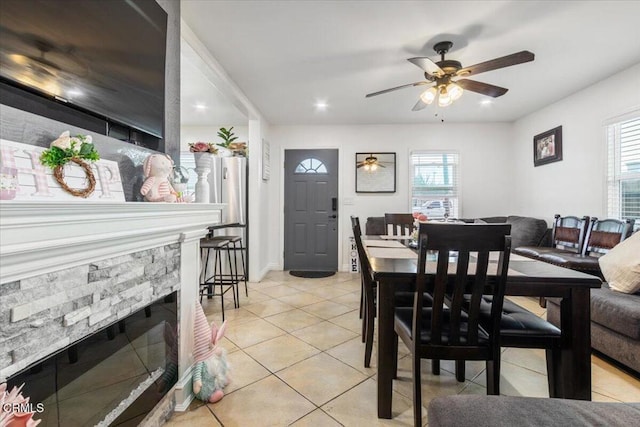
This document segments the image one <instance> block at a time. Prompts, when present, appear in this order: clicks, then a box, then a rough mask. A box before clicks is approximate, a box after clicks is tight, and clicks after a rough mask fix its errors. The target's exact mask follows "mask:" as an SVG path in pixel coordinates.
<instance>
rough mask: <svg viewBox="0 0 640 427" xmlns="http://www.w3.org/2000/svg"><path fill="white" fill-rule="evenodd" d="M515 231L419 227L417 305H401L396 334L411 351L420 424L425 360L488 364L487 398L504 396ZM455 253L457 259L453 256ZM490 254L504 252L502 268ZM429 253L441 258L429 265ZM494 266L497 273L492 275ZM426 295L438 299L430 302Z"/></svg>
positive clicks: (499, 227) (415, 412) (471, 226)
mask: <svg viewBox="0 0 640 427" xmlns="http://www.w3.org/2000/svg"><path fill="white" fill-rule="evenodd" d="M510 232H511V225H510V224H442V223H440V224H429V223H425V224H420V228H419V234H418V238H419V245H418V248H419V252H418V267H417V274H416V289H415V293H414V302H413V307H396V311H395V317H394V331H395V333H396V336H397V337H398V338H399V339H401V340H402V341H403V343H404V344H405V345H406V346H407V348H408V349H409V351H410V352H411V358H412V374H413V415H414V424H415V425H416V426H419V425H421V423H422V393H421V382H420V360H421V359H436V360H455V361H456V365H457V366H458V365H459V364H464V360H484V361H485V362H486V376H487V394H496V395H497V394H499V393H500V319H501V314H502V304H503V302H504V293H505V287H506V281H507V271H508V267H509V255H510V251H511V236H510V235H509V234H510ZM453 252H455V253H457V256H455V257H451V258H450V255H451V254H452V253H453ZM472 252H473V256H474V258H475V261H473V262H471V256H472ZM490 252H497V253H499V259H498V262H497V265H496V264H490V263H489V253H490ZM430 253H435V254H437V260H436V261H435V262H433V261H429V262H427V255H428V254H430ZM430 256H431V255H430ZM450 261H451V262H452V265H450ZM489 266H491V268H492V270H493V268H497V270H496V271H495V272H494V271H489ZM452 267H453V269H451V268H452ZM470 270H471V274H470ZM450 272H451V273H450ZM424 292H428V293H429V294H430V295H432V297H433V301H430V302H429V303H428V304H425V302H424ZM483 296H490V297H491V299H490V300H488V301H487V302H486V303H487V304H489V305H490V313H491V318H490V322H489V324H487V325H485V326H484V327H483V326H481V325H480V311H481V303H482V302H483ZM397 343H398V340H397V339H396V340H395V347H397ZM394 352H396V353H397V348H395V349H394Z"/></svg>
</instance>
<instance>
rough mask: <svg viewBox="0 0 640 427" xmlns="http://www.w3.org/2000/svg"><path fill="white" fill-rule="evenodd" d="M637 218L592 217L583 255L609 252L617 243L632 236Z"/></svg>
mask: <svg viewBox="0 0 640 427" xmlns="http://www.w3.org/2000/svg"><path fill="white" fill-rule="evenodd" d="M634 224H635V220H633V219H627V220H625V221H621V220H618V219H603V220H600V219H598V218H596V217H592V218H591V223H590V225H589V227H588V229H587V235H586V237H585V242H586V243H585V245H584V249H583V251H582V254H583V255H590V254H592V253H593V254H595V255H601V254H606V253H607V252H609V250H610V249H611V248H613V247H614V246H615V245H617V244H618V243H620V242H621V241H623V240H624V239H626V238H627V237H629V236H631V233H632V232H633V225H634Z"/></svg>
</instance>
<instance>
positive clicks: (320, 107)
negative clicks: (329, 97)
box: [314, 101, 329, 111]
mask: <svg viewBox="0 0 640 427" xmlns="http://www.w3.org/2000/svg"><path fill="white" fill-rule="evenodd" d="M314 105H315V107H316V110H318V111H325V110H326V109H327V108H329V104H327V102H326V101H316V103H315V104H314Z"/></svg>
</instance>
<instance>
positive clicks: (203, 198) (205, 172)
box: [193, 152, 213, 203]
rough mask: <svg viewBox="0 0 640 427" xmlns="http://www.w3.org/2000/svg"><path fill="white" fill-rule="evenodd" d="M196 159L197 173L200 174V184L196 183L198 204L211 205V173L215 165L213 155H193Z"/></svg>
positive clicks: (202, 153)
mask: <svg viewBox="0 0 640 427" xmlns="http://www.w3.org/2000/svg"><path fill="white" fill-rule="evenodd" d="M193 155H194V157H195V159H196V173H197V174H198V182H196V203H209V195H210V190H209V173H211V166H212V164H213V154H211V153H204V152H201V153H193Z"/></svg>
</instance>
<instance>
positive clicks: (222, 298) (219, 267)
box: [214, 250, 224, 322]
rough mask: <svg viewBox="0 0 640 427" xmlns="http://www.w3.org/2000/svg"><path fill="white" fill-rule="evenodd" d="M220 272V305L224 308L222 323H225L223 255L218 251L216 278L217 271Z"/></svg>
mask: <svg viewBox="0 0 640 427" xmlns="http://www.w3.org/2000/svg"><path fill="white" fill-rule="evenodd" d="M216 270H217V271H218V272H219V273H218V280H219V282H218V285H219V286H220V305H221V307H222V321H223V322H224V292H223V291H222V289H223V286H224V285H223V283H222V281H223V278H222V255H221V254H220V251H219V250H218V251H216V267H215V268H214V277H215V271H216ZM214 282H215V278H214Z"/></svg>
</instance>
